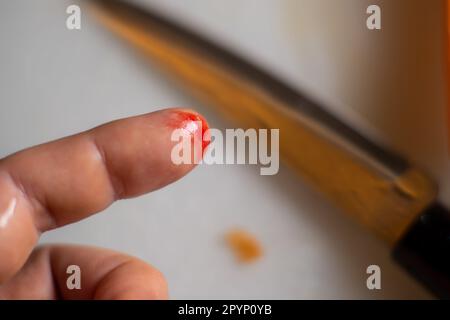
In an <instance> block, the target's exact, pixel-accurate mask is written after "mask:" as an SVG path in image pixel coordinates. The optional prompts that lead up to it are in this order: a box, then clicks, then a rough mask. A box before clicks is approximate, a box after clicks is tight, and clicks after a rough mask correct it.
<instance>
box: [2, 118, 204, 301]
mask: <svg viewBox="0 0 450 320" xmlns="http://www.w3.org/2000/svg"><path fill="white" fill-rule="evenodd" d="M193 121H194V122H195V121H201V123H202V124H203V126H202V128H203V130H202V128H201V127H195V126H194V127H193V126H192V125H190V124H192V122H193ZM184 127H189V134H192V135H194V134H197V132H195V130H202V132H201V133H202V134H203V132H204V130H205V129H206V128H207V124H206V122H205V121H204V119H203V118H202V117H201V116H200V115H198V114H197V113H194V112H192V111H189V110H183V109H168V110H162V111H158V112H154V113H150V114H146V115H142V116H137V117H132V118H128V119H123V120H118V121H114V122H111V123H108V124H105V125H103V126H100V127H97V128H95V129H92V130H89V131H86V132H83V133H80V134H77V135H74V136H70V137H67V138H63V139H61V140H57V141H54V142H50V143H47V144H43V145H39V146H36V147H33V148H30V149H26V150H24V151H21V152H18V153H16V154H13V155H11V156H8V157H6V158H4V159H1V160H0V299H59V298H61V299H165V298H167V284H166V281H165V279H164V277H163V276H162V274H161V273H160V272H159V271H158V270H156V269H155V268H154V267H152V266H151V265H149V264H147V263H145V262H144V261H141V260H139V259H137V258H134V257H130V256H127V255H125V254H122V253H117V252H113V251H110V250H105V249H99V248H92V247H86V246H73V245H49V246H43V247H40V248H37V249H34V246H35V245H36V243H37V241H38V239H39V236H40V234H41V233H43V232H45V231H48V230H51V229H55V228H58V227H61V226H63V225H66V224H69V223H73V222H76V221H78V220H81V219H84V218H86V217H88V216H90V215H92V214H94V213H97V212H100V211H102V210H104V209H105V208H107V207H108V206H109V205H110V204H111V203H112V202H114V201H116V200H119V199H126V198H131V197H136V196H139V195H142V194H145V193H148V192H151V191H153V190H156V189H159V188H161V187H163V186H165V185H167V184H169V183H171V182H174V181H175V180H178V179H179V178H181V177H182V176H184V175H185V174H187V173H188V172H189V171H190V170H192V169H193V167H194V166H195V165H194V164H181V165H175V164H174V163H172V161H171V158H170V154H171V150H172V147H173V145H174V144H175V142H172V141H171V138H170V137H171V133H172V132H173V130H174V129H178V128H184ZM192 128H194V129H192ZM120 236H123V235H120ZM73 264H75V265H77V266H79V267H80V269H81V270H82V287H81V289H80V290H69V289H68V288H67V286H66V280H67V277H68V275H67V273H66V268H67V266H69V265H73Z"/></svg>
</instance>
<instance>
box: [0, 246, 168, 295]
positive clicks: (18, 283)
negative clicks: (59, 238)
mask: <svg viewBox="0 0 450 320" xmlns="http://www.w3.org/2000/svg"><path fill="white" fill-rule="evenodd" d="M69 266H77V267H78V268H79V269H77V271H72V270H71V269H69V273H68V272H67V270H68V267H69ZM78 271H79V272H78ZM77 276H80V277H79V279H80V281H79V282H77V280H75V278H74V277H77ZM68 282H69V285H68ZM75 284H77V286H76V287H74V285H75ZM78 284H79V287H78ZM167 297H168V294H167V283H166V281H165V279H164V277H163V275H162V274H161V273H160V272H159V271H158V270H157V269H155V268H154V267H152V266H150V265H149V264H147V263H145V262H144V261H142V260H139V259H137V258H134V257H130V256H127V255H124V254H121V253H117V252H114V251H110V250H106V249H98V248H93V247H85V246H68V245H64V246H63V245H59V246H45V247H41V248H38V249H36V250H34V251H33V253H32V254H31V256H30V259H29V260H28V261H27V263H26V264H25V266H24V267H23V268H22V269H21V270H20V272H19V273H17V274H16V275H15V276H14V277H13V278H11V279H10V280H9V281H7V282H6V283H5V284H3V285H2V286H0V299H8V300H13V299H14V300H16V299H33V300H34V299H108V300H126V299H167Z"/></svg>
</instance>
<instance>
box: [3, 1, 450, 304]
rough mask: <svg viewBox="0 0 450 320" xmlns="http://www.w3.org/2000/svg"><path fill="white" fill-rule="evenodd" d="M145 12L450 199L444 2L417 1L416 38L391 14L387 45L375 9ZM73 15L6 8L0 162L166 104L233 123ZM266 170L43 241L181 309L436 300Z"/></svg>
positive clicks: (192, 6)
mask: <svg viewBox="0 0 450 320" xmlns="http://www.w3.org/2000/svg"><path fill="white" fill-rule="evenodd" d="M140 2H148V3H153V4H154V5H156V6H157V7H158V8H160V9H161V10H163V11H165V12H167V13H168V14H170V15H172V16H174V17H177V18H178V19H179V20H181V21H184V22H185V23H189V24H191V25H192V26H195V27H196V28H198V29H200V30H202V32H205V33H207V34H208V35H209V36H213V37H216V38H217V39H220V40H221V41H223V42H224V43H226V44H227V45H228V46H230V47H232V48H234V49H236V50H237V51H239V52H240V53H241V54H244V55H246V56H248V57H249V58H251V59H252V60H255V61H257V62H258V63H261V64H263V65H264V66H265V67H266V68H268V69H270V70H272V71H273V72H276V73H277V74H278V75H280V76H282V77H283V78H285V79H286V80H287V81H289V82H291V83H293V84H294V85H296V86H298V87H301V88H304V89H307V90H308V92H310V93H311V94H313V95H315V96H316V98H317V99H321V100H322V101H325V102H327V105H329V107H330V108H331V109H333V111H334V112H335V113H337V114H340V115H341V116H342V117H344V118H345V119H346V120H347V121H349V122H351V123H353V124H354V125H355V126H357V127H360V128H363V129H365V130H367V131H370V132H371V133H372V134H374V136H377V138H379V139H380V140H382V141H384V142H385V143H386V144H388V145H390V146H391V147H393V148H394V149H396V150H397V151H399V152H401V153H403V154H405V155H407V156H408V157H410V158H412V159H413V160H414V161H416V162H417V163H419V164H420V165H422V166H423V167H426V168H427V169H428V170H429V171H430V172H431V173H433V174H434V175H435V177H436V178H437V179H438V180H440V181H441V182H444V183H442V186H443V190H444V191H443V195H442V198H443V199H444V200H445V199H447V198H448V197H447V196H446V194H445V193H446V191H445V190H447V189H448V187H447V184H445V181H446V180H447V177H448V170H447V169H446V168H447V163H448V161H447V156H446V153H445V152H446V151H445V143H446V141H445V122H444V120H443V119H444V111H443V105H444V98H443V87H442V82H443V78H442V71H443V68H442V61H441V58H442V57H441V56H439V55H437V54H433V52H434V51H433V50H432V49H436V51H438V49H439V46H440V43H441V42H440V39H441V38H439V37H440V35H441V33H439V32H432V33H430V34H432V35H430V34H428V33H426V30H428V31H430V30H433V29H432V27H439V26H440V23H442V20H439V19H440V18H439V17H440V16H439V12H441V10H435V9H441V8H439V7H438V1H436V5H430V6H428V7H431V9H424V8H422V7H421V5H420V4H419V2H417V1H410V2H408V3H409V4H410V10H409V11H408V10H406V11H402V12H403V15H402V16H403V17H404V19H410V21H415V19H414V17H415V15H416V14H423V15H425V16H422V18H421V20H420V21H421V22H420V23H421V24H420V26H417V25H413V26H412V28H409V27H408V26H406V24H407V25H410V24H409V22H410V21H409V20H408V21H407V23H406V22H405V21H403V20H399V21H397V20H396V18H395V14H396V12H398V11H399V10H400V9H401V5H399V4H397V5H388V4H387V2H382V4H383V5H385V6H386V9H384V8H383V10H384V12H386V20H384V21H385V24H384V25H383V26H384V29H383V31H382V32H383V33H379V34H371V33H368V31H367V30H365V29H364V23H365V17H366V16H365V7H364V6H365V2H364V1H356V0H346V1H339V4H337V3H338V2H336V1H334V0H333V1H332V0H329V1H326V0H321V1H312V0H311V1H307V0H298V1H296V0H283V1H281V0H262V1H257V0H245V1H238V0H232V1H206V0H203V1H201V0H189V1H182V0H178V1H177V0H170V1H169V0H164V1H158V0H153V1H140ZM375 2H376V1H375ZM378 2H380V1H378ZM399 2H401V1H399ZM399 2H397V3H399ZM403 2H405V1H403ZM71 3H72V2H71V1H57V0H45V1H44V0H40V1H25V0H21V1H17V0H16V1H6V0H1V1H0V46H1V50H0V156H5V155H7V154H9V153H12V152H14V151H17V150H19V149H21V148H25V147H28V146H31V145H34V144H37V143H42V142H45V141H48V140H52V139H55V138H58V137H61V136H65V135H68V134H72V133H75V132H78V131H81V130H85V129H88V128H91V127H93V126H95V125H97V124H100V123H103V122H105V121H109V120H112V119H117V118H121V117H126V116H131V115H135V114H140V113H146V112H150V111H153V110H157V109H159V108H162V107H168V106H186V105H187V106H196V109H197V110H199V111H201V112H202V113H204V114H205V115H206V117H207V118H208V119H209V122H210V124H211V125H212V126H214V127H219V128H224V127H230V126H231V124H227V123H224V122H223V121H222V120H221V119H219V118H217V116H216V115H215V114H213V113H212V112H211V111H210V110H209V108H208V107H207V106H202V105H199V104H198V102H196V101H194V100H192V99H190V98H189V97H187V96H184V95H183V94H181V93H180V91H179V90H178V89H177V88H175V87H173V86H172V85H171V84H170V83H168V82H167V81H166V80H165V79H164V78H163V77H161V76H160V74H159V73H157V72H156V71H155V70H153V69H152V68H150V67H148V65H147V64H145V63H143V62H142V61H141V60H140V59H139V58H138V56H136V55H135V54H134V53H133V51H132V50H130V49H129V48H128V47H127V46H126V45H124V44H123V43H122V42H120V41H118V40H117V39H116V38H115V37H114V36H113V35H111V34H109V33H108V32H107V31H106V30H104V29H103V28H102V27H100V26H99V25H98V24H97V23H96V22H95V21H92V20H91V18H90V17H89V16H88V14H87V13H86V12H84V11H83V16H82V30H81V31H68V30H67V29H66V28H65V19H66V14H65V8H66V7H67V5H69V4H71ZM380 3H381V2H380ZM82 10H83V6H82ZM396 10H397V11H396ZM432 10H435V11H432ZM394 18H395V19H394ZM405 23H406V24H405ZM427 23H428V24H427ZM424 28H425V31H423V32H422V31H421V30H423V29H424ZM388 31H389V32H388ZM411 34H413V35H414V39H415V40H411V37H410V35H411ZM397 37H398V38H397ZM408 39H409V40H408ZM416 40H417V41H416ZM423 42H425V43H423ZM398 43H400V44H399V45H398V47H396V46H392V44H398ZM411 49H414V50H412V51H411ZM421 50H422V51H421ZM408 52H409V53H408ZM411 52H413V54H411ZM430 52H431V53H430ZM399 58H401V59H399ZM422 64H423V65H426V68H421V67H420V66H422ZM402 70H403V71H402ZM393 92H395V93H393ZM404 106H406V108H410V109H405V108H404ZM355 110H356V111H355ZM281 134H282V133H281ZM410 141H414V144H411V143H410ZM294 147H295V146H294ZM258 173H259V169H258V168H257V167H254V166H236V165H234V166H233V165H229V166H200V167H199V168H197V169H196V170H195V171H194V172H192V173H191V174H190V175H189V176H187V177H186V178H185V179H183V180H181V181H179V182H177V183H175V184H173V185H171V186H169V187H166V188H164V189H162V190H159V191H157V192H155V193H153V194H150V195H147V196H144V197H141V198H139V199H134V200H130V201H126V202H119V203H116V204H114V205H113V206H112V207H111V208H109V209H108V210H106V211H105V212H104V213H101V214H98V215H96V216H94V217H91V218H89V219H86V220H84V221H82V222H79V223H76V224H73V225H70V226H67V227H64V228H62V229H60V230H56V231H53V232H49V233H48V234H45V235H44V237H43V240H42V242H73V243H82V244H90V245H97V246H103V247H108V248H113V249H116V250H119V251H124V252H127V253H129V254H132V255H135V256H138V257H141V258H142V259H145V260H146V261H148V262H150V263H152V264H153V265H155V266H156V267H157V268H159V269H160V270H161V271H162V272H163V273H164V274H165V275H166V277H167V279H168V281H169V286H170V294H171V297H172V298H194V299H195V298H276V299H277V298H296V299H303V298H427V297H429V296H428V294H427V293H426V292H425V291H424V290H423V289H421V288H420V287H419V285H417V283H416V282H415V281H413V280H412V279H411V278H409V277H408V276H407V275H406V274H405V273H404V272H403V271H402V270H401V269H400V268H399V267H398V266H396V265H395V264H394V263H393V262H392V261H391V260H390V257H389V250H388V248H387V247H385V246H384V245H383V244H382V243H381V242H379V241H378V240H377V239H375V238H373V237H372V236H371V235H370V234H367V233H366V231H365V230H363V229H361V228H359V226H357V225H354V224H353V223H352V222H351V221H349V220H347V219H346V218H345V217H344V216H343V215H342V214H341V212H339V211H338V210H336V209H334V208H332V207H331V206H329V205H328V204H327V202H326V201H325V200H324V199H322V198H321V196H320V195H318V194H316V193H314V192H313V191H311V190H309V189H308V187H306V186H305V185H303V184H302V182H301V180H300V179H297V178H296V177H294V176H292V174H291V173H290V172H289V171H288V170H287V169H285V168H284V167H282V168H281V169H280V172H279V174H278V175H277V176H272V177H263V176H260V175H259V174H258ZM86 188H89V186H86ZM234 226H238V227H243V228H245V229H246V230H249V231H250V232H252V233H254V234H255V235H256V236H257V237H258V238H259V239H260V240H261V242H262V243H263V245H264V248H265V256H264V258H263V259H262V260H261V261H259V262H258V263H255V264H252V265H248V266H242V265H239V264H236V263H235V261H234V258H233V256H232V255H231V253H230V251H229V250H228V248H227V247H226V246H225V245H224V243H223V235H224V233H225V232H226V231H227V230H229V229H230V228H232V227H234ZM2 258H3V257H2ZM370 264H378V265H379V266H380V267H381V269H382V290H381V291H377V292H374V291H369V290H367V288H366V285H365V281H366V277H367V275H366V273H365V270H366V267H367V266H368V265H370Z"/></svg>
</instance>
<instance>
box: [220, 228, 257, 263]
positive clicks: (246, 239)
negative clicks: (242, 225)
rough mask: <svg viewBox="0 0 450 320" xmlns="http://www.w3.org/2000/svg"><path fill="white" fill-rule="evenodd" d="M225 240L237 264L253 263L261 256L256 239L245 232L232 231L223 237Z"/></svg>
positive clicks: (239, 230)
mask: <svg viewBox="0 0 450 320" xmlns="http://www.w3.org/2000/svg"><path fill="white" fill-rule="evenodd" d="M225 240H226V242H227V244H228V246H229V247H230V248H231V250H232V251H233V253H234V255H235V256H236V259H237V261H239V262H242V263H249V262H254V261H255V260H257V259H258V258H260V257H261V256H262V254H263V250H262V246H261V244H260V242H259V241H258V239H256V238H255V237H254V236H253V235H251V234H250V233H248V232H247V231H245V230H242V229H232V230H230V231H228V233H227V234H226V235H225Z"/></svg>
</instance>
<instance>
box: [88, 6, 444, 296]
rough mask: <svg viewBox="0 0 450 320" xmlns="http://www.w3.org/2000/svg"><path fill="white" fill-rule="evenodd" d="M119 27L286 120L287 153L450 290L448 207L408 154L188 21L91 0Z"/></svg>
mask: <svg viewBox="0 0 450 320" xmlns="http://www.w3.org/2000/svg"><path fill="white" fill-rule="evenodd" d="M89 4H90V6H91V9H92V12H93V13H94V14H95V16H96V17H97V18H98V19H99V20H100V21H101V22H102V23H103V24H104V25H105V26H106V27H107V28H109V29H110V30H111V31H112V32H114V33H115V34H117V35H118V36H120V37H121V38H123V39H125V40H126V41H127V42H128V43H130V44H132V45H133V46H134V47H135V48H138V49H139V50H140V51H141V52H143V53H144V56H146V57H148V58H150V59H151V61H152V62H155V63H157V64H158V66H160V67H161V68H162V69H163V70H165V71H166V72H167V74H168V75H169V76H170V77H172V79H174V80H175V81H177V82H178V83H180V84H181V85H182V86H183V87H184V88H187V89H188V91H189V92H190V93H192V94H193V95H195V96H196V97H197V98H199V99H201V100H202V101H205V102H207V103H208V104H209V105H212V106H215V107H216V108H217V109H218V110H219V111H221V112H222V113H223V114H225V115H226V116H228V117H230V118H231V119H233V120H234V121H236V122H237V123H238V124H239V125H240V126H242V127H246V128H268V129H270V128H279V129H280V155H281V157H282V159H283V160H284V162H285V163H286V164H287V165H288V166H290V167H291V168H292V169H293V170H295V171H296V172H298V173H299V174H300V175H301V176H302V177H304V179H305V180H306V181H308V182H309V183H311V184H312V185H313V186H314V187H315V188H316V189H319V190H320V191H321V192H323V193H324V194H325V195H326V196H327V197H328V198H329V199H330V200H331V201H333V202H334V203H335V204H336V205H338V206H339V207H340V208H342V209H344V211H345V212H347V213H348V214H350V215H351V216H352V217H353V218H355V219H356V220H357V221H359V222H360V223H362V224H363V225H364V226H366V227H367V228H368V229H370V230H372V231H373V232H374V233H375V234H376V235H378V236H379V237H380V238H382V239H384V240H385V241H386V242H387V243H388V244H389V245H390V246H391V248H392V252H393V256H394V258H395V259H396V260H397V261H398V262H399V263H400V264H401V265H403V266H404V267H405V268H406V269H407V270H408V271H409V272H410V273H411V274H413V275H414V276H415V277H416V278H417V279H419V280H420V281H421V282H422V283H423V284H425V285H426V286H427V287H428V288H429V289H430V290H431V291H433V292H434V293H435V294H436V295H438V296H439V297H442V298H450V214H449V213H448V211H447V209H445V208H444V207H443V206H441V205H440V204H438V203H437V202H436V186H435V185H434V183H433V182H432V181H431V180H430V179H429V178H428V177H427V176H426V175H425V174H424V173H423V172H421V171H420V170H418V169H416V168H414V167H412V166H410V165H409V164H408V162H407V161H405V160H404V159H401V158H400V157H398V156H397V155H395V154H393V153H391V152H389V151H387V150H384V149H382V148H380V147H379V146H377V145H376V144H374V143H372V142H371V141H369V140H367V139H365V138H364V137H363V136H362V135H360V134H359V133H357V132H356V131H354V130H352V129H351V128H350V127H348V126H347V125H345V124H344V123H343V122H341V121H340V120H338V119H337V118H336V117H334V116H333V115H331V114H330V113H328V112H327V111H326V110H325V109H324V108H322V107H321V106H319V105H318V104H317V103H315V102H313V101H312V100H310V99H309V98H308V97H307V96H305V95H304V94H302V93H300V92H298V91H296V90H294V89H293V88H291V87H290V86H288V85H286V84H285V83H283V82H282V81H280V80H278V79H276V78H275V77H274V76H272V75H270V74H268V73H267V72H265V71H263V70H262V69H261V68H259V67H257V66H255V65H253V64H252V63H250V62H248V61H245V60H243V59H242V58H240V57H238V56H236V55H235V54H233V53H231V52H230V51H227V50H226V49H224V48H222V47H221V46H219V45H218V44H216V43H214V42H213V41H210V40H208V39H206V38H204V37H202V36H200V35H198V34H196V33H194V32H192V31H190V30H188V29H186V28H185V27H183V26H182V25H179V24H176V23H175V22H173V21H170V20H168V19H166V18H164V17H163V16H161V15H159V14H157V13H155V12H154V11H150V10H148V9H143V8H140V7H138V6H134V5H132V4H129V3H125V2H122V1H118V0H93V1H89Z"/></svg>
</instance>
